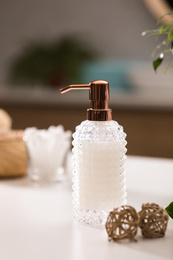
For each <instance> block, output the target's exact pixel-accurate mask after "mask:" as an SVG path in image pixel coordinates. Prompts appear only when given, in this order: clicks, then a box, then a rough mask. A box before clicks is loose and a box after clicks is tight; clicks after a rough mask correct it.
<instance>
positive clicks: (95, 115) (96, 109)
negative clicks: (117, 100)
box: [60, 80, 112, 121]
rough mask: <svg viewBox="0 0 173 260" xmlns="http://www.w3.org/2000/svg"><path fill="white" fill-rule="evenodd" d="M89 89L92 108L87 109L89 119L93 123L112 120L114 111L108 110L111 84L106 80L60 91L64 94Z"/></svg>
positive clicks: (72, 86)
mask: <svg viewBox="0 0 173 260" xmlns="http://www.w3.org/2000/svg"><path fill="white" fill-rule="evenodd" d="M73 89H74V90H77V89H89V100H90V103H91V107H90V108H89V109H87V119H88V120H91V121H110V120H112V110H111V109H109V108H108V101H109V99H110V98H109V83H108V82H107V81H104V80H95V81H92V82H91V83H89V84H84V85H69V86H67V87H64V88H62V89H60V92H61V93H62V94H63V93H65V92H67V91H69V90H73Z"/></svg>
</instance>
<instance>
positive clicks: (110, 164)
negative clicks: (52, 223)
mask: <svg viewBox="0 0 173 260" xmlns="http://www.w3.org/2000/svg"><path fill="white" fill-rule="evenodd" d="M78 88H89V89H90V101H91V108H90V109H88V110H87V118H88V119H89V120H85V121H83V122H82V123H81V124H80V125H79V126H77V127H76V132H75V133H74V134H73V138H74V140H73V153H74V155H73V156H74V165H73V215H74V218H75V220H76V221H78V222H80V223H83V224H89V225H92V226H102V225H104V224H105V222H106V218H107V215H108V213H109V211H110V210H112V209H113V208H115V207H119V206H121V205H122V204H125V203H126V183H125V180H126V179H125V166H126V165H125V162H126V155H125V154H126V151H127V149H126V144H127V142H126V140H125V138H126V134H125V133H124V132H123V127H122V126H120V125H119V124H118V123H117V122H116V121H113V120H112V116H111V109H109V108H108V100H109V84H108V82H106V81H100V80H99V81H93V82H91V83H90V84H88V85H82V86H78V85H70V86H68V87H66V88H64V89H62V90H61V92H62V93H64V92H66V91H68V90H70V89H78Z"/></svg>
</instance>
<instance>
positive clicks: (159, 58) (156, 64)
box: [153, 53, 164, 71]
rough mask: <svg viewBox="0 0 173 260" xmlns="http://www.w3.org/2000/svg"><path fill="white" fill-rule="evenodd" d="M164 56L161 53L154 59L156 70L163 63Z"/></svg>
mask: <svg viewBox="0 0 173 260" xmlns="http://www.w3.org/2000/svg"><path fill="white" fill-rule="evenodd" d="M163 58H164V54H163V53H161V54H160V56H159V57H158V58H157V59H156V60H154V61H153V68H154V70H155V71H156V70H157V69H158V67H160V65H161V64H162V61H163Z"/></svg>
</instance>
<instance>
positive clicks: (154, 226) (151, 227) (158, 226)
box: [139, 203, 169, 238]
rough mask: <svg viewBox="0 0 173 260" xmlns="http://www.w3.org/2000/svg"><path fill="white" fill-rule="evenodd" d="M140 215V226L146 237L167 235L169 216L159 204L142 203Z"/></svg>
mask: <svg viewBox="0 0 173 260" xmlns="http://www.w3.org/2000/svg"><path fill="white" fill-rule="evenodd" d="M139 216H140V220H139V227H140V228H141V232H142V235H143V236H144V237H150V238H157V237H163V236H164V235H165V232H166V228H167V223H168V218H169V217H168V214H167V213H166V211H165V210H164V209H163V208H161V207H160V206H159V205H157V204H155V203H151V204H150V203H146V204H142V210H141V211H140V212H139Z"/></svg>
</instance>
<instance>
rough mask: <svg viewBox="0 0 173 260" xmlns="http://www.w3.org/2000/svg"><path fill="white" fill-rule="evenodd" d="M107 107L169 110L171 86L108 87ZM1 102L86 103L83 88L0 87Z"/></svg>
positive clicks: (171, 106)
mask: <svg viewBox="0 0 173 260" xmlns="http://www.w3.org/2000/svg"><path fill="white" fill-rule="evenodd" d="M110 95H111V98H110V107H117V108H136V109H153V110H155V109H157V110H171V111H172V110H173V88H170V89H164V88H162V89H161V88H159V89H158V90H157V91H156V89H152V88H151V90H150V89H146V90H143V89H142V90H141V89H136V88H134V89H132V90H131V91H129V92H116V91H115V90H114V89H110ZM0 104H1V105H10V104H12V105H20V106H22V105H25V106H26V105H27V106H56V107H58V106H59V107H70V106H73V107H79V106H86V107H88V106H89V101H88V93H87V90H86V91H78V92H73V91H71V92H69V93H67V94H66V95H61V94H60V92H59V89H57V90H56V89H46V88H16V87H13V88H12V87H11V88H9V87H0Z"/></svg>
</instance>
